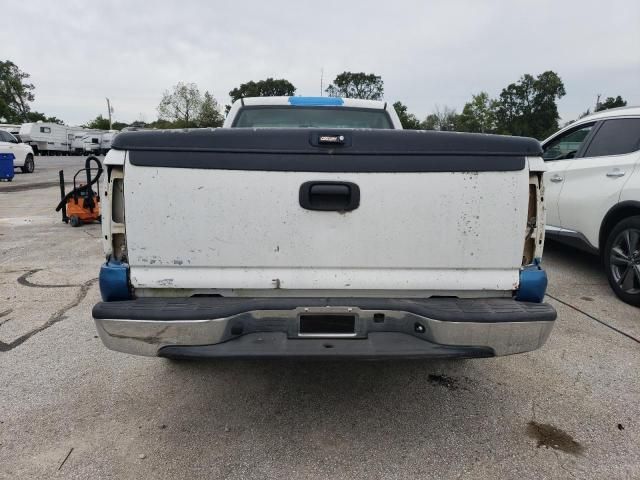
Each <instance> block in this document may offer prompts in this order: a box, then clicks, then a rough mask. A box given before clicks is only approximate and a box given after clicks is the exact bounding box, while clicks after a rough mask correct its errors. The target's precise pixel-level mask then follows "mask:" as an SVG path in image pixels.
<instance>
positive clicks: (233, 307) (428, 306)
mask: <svg viewBox="0 0 640 480" xmlns="http://www.w3.org/2000/svg"><path fill="white" fill-rule="evenodd" d="M326 306H332V307H341V306H345V307H353V308H360V309H361V310H390V311H396V312H407V313H413V314H415V315H420V316H423V317H428V318H432V319H434V320H441V321H450V322H541V321H553V320H555V319H556V311H555V309H554V308H553V307H552V306H551V305H549V304H547V303H529V302H518V301H516V300H513V299H511V298H478V299H475V298H474V299H461V298H427V299H406V298H391V299H389V298H348V297H347V298H342V297H338V298H315V297H314V298H298V297H287V298H260V297H258V298H238V297H191V298H140V299H137V300H127V301H121V302H100V303H98V304H96V305H95V306H94V307H93V317H94V318H96V319H114V320H115V319H122V320H172V321H176V320H208V319H214V318H224V317H230V316H232V315H238V314H241V313H247V312H251V311H265V310H294V309H296V308H299V307H326Z"/></svg>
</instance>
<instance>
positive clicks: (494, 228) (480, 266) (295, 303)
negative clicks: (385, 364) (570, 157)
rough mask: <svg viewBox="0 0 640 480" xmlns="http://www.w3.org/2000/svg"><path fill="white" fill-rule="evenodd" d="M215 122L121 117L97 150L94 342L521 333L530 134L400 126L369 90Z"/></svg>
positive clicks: (327, 340) (249, 109)
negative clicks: (168, 124)
mask: <svg viewBox="0 0 640 480" xmlns="http://www.w3.org/2000/svg"><path fill="white" fill-rule="evenodd" d="M225 127H227V128H220V129H198V130H191V131H184V130H183V131H139V132H125V133H122V134H120V135H118V137H117V138H116V139H115V141H114V143H113V146H112V149H111V151H110V152H109V153H108V155H107V157H106V158H105V161H104V164H105V168H106V185H105V187H104V191H103V195H102V198H103V201H102V208H103V210H102V213H103V215H102V218H103V221H102V229H103V246H104V251H105V255H106V258H107V260H106V263H105V264H104V265H103V266H102V268H101V271H100V278H99V281H100V290H101V294H102V299H103V301H102V302H100V303H98V304H97V305H95V307H94V308H93V318H94V321H95V323H96V327H97V330H98V332H99V334H100V337H101V339H102V341H103V343H104V344H105V345H106V346H107V347H108V348H110V349H113V350H117V351H121V352H126V353H132V354H139V355H149V356H163V357H169V358H185V357H191V358H193V357H195V358H201V357H208V358H212V357H213V358H222V357H224V358H254V357H269V358H274V357H305V358H367V359H370V358H390V357H402V358H407V357H410V358H417V357H431V358H434V357H435V358H451V357H491V356H498V355H508V354H514V353H520V352H526V351H530V350H535V349H537V348H539V347H540V346H542V345H543V344H544V343H545V341H546V339H547V337H548V336H549V334H550V332H551V330H552V328H553V325H554V320H555V318H556V313H555V310H554V309H553V307H551V306H550V305H548V304H546V303H544V301H543V299H544V294H545V289H546V275H545V273H544V270H542V268H541V265H540V259H541V256H542V249H543V243H544V225H545V213H544V193H543V184H542V172H543V171H544V162H543V161H542V158H541V154H542V150H541V147H540V144H539V142H537V141H536V140H534V139H529V138H519V137H503V136H497V135H479V134H462V133H452V132H424V131H402V130H401V126H400V122H399V120H398V117H397V115H396V113H395V111H394V110H393V107H391V106H389V105H388V104H386V103H384V102H374V101H364V100H350V99H341V98H323V97H320V98H317V97H271V98H252V99H250V98H247V99H243V100H239V101H237V102H235V103H234V105H233V106H232V108H231V111H230V114H229V116H228V117H227V120H226V122H225Z"/></svg>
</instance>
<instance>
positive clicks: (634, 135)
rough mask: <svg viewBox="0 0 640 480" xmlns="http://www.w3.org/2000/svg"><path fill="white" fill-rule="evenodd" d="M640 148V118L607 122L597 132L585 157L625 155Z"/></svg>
mask: <svg viewBox="0 0 640 480" xmlns="http://www.w3.org/2000/svg"><path fill="white" fill-rule="evenodd" d="M639 147H640V118H616V119H611V120H607V121H605V122H604V124H603V125H602V126H601V127H600V128H599V129H598V131H597V132H596V136H595V137H594V139H593V141H592V142H591V144H589V147H588V148H587V151H586V152H585V154H584V156H585V157H603V156H605V155H623V154H625V153H631V152H633V151H635V150H638V148H639Z"/></svg>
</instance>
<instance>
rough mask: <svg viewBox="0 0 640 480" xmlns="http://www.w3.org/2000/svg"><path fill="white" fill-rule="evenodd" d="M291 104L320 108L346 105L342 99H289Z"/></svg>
mask: <svg viewBox="0 0 640 480" xmlns="http://www.w3.org/2000/svg"><path fill="white" fill-rule="evenodd" d="M289 104H290V105H296V106H301V107H303V106H307V107H318V106H336V107H339V106H341V105H343V104H344V100H342V98H340V97H289Z"/></svg>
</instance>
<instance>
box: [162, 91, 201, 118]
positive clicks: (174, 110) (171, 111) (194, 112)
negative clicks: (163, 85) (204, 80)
mask: <svg viewBox="0 0 640 480" xmlns="http://www.w3.org/2000/svg"><path fill="white" fill-rule="evenodd" d="M201 107H202V94H201V93H200V90H198V86H197V85H196V84H195V83H183V82H178V83H177V84H176V85H174V86H173V89H172V90H171V91H169V90H165V92H164V93H163V95H162V100H160V104H159V105H158V115H159V117H160V120H166V121H169V122H171V123H172V125H173V127H174V128H189V127H193V126H195V125H196V123H197V117H198V114H199V113H200V108H201Z"/></svg>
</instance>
